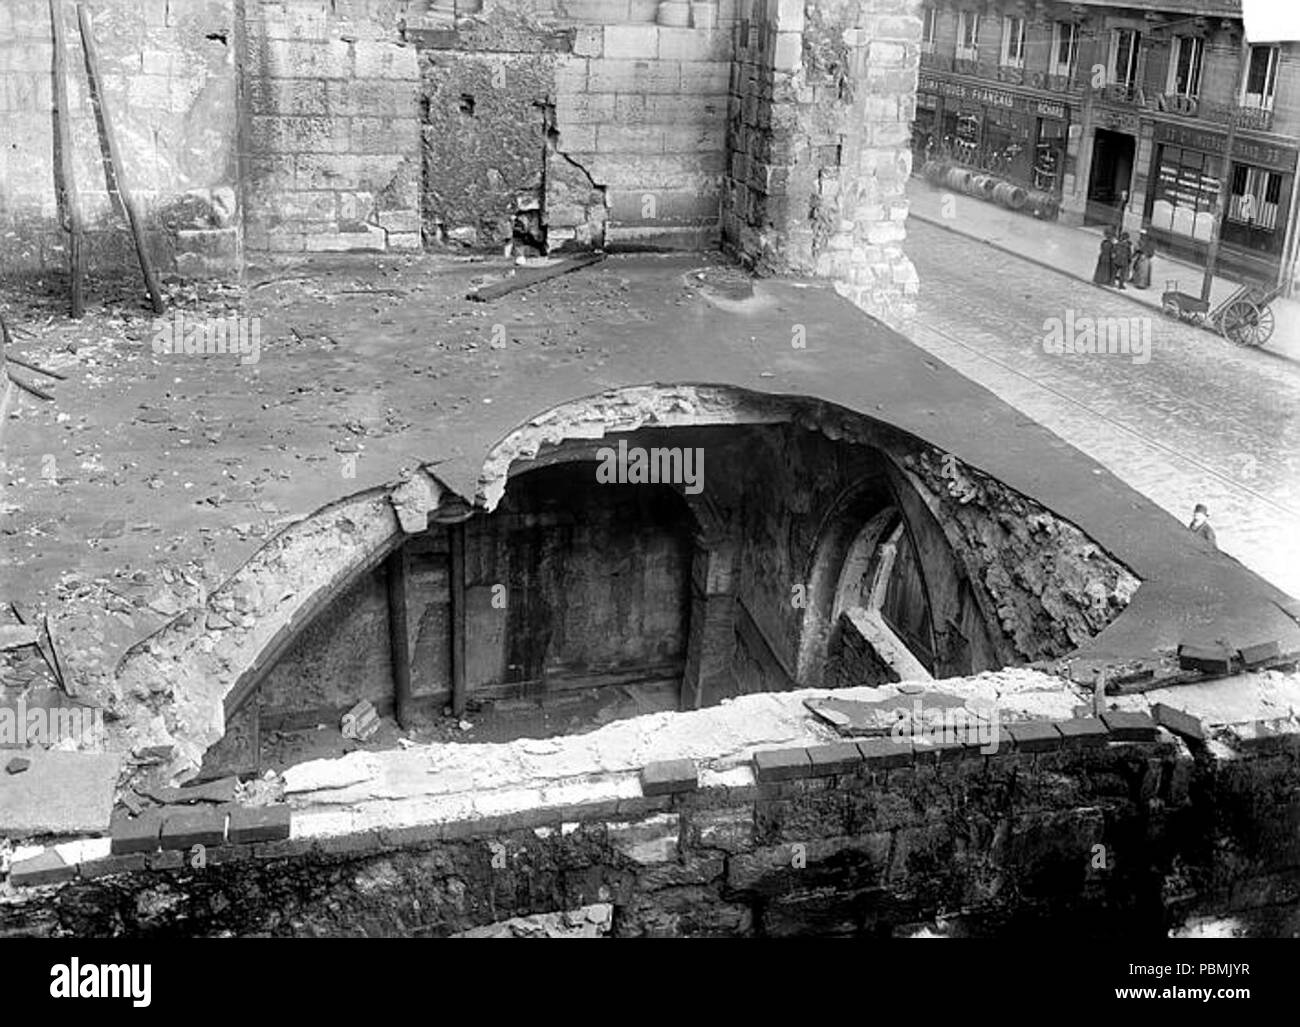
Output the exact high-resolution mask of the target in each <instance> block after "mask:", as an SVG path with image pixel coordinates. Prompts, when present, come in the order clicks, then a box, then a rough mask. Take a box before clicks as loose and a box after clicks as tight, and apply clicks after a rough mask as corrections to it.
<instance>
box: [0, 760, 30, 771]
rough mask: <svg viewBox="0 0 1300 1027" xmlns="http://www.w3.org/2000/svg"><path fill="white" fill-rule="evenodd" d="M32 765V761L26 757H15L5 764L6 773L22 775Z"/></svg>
mask: <svg viewBox="0 0 1300 1027" xmlns="http://www.w3.org/2000/svg"><path fill="white" fill-rule="evenodd" d="M31 765H32V761H31V760H29V759H28V758H27V757H26V756H15V757H14V758H13V759H11V760H10V761H9V762H8V763H6V764H5V773H8V774H21V773H22V772H23V771H24V770H26V769H27V768H28V767H30V766H31Z"/></svg>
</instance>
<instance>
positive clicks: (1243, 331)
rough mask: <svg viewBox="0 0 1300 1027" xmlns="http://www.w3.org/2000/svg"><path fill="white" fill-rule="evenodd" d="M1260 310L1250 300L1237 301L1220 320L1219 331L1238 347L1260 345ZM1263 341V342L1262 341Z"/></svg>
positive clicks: (1229, 306)
mask: <svg viewBox="0 0 1300 1027" xmlns="http://www.w3.org/2000/svg"><path fill="white" fill-rule="evenodd" d="M1259 322H1260V315H1259V308H1258V307H1257V306H1255V304H1253V303H1251V302H1250V300H1237V301H1236V302H1235V303H1231V304H1229V305H1228V308H1227V309H1226V310H1225V311H1224V312H1223V314H1222V315H1221V316H1220V318H1219V331H1220V332H1221V333H1222V334H1223V337H1224V338H1225V339H1227V340H1228V341H1230V342H1232V343H1234V344H1236V345H1238V346H1255V345H1258V343H1257V342H1256V341H1255V340H1256V334H1257V329H1258V327H1259ZM1261 341H1262V340H1261Z"/></svg>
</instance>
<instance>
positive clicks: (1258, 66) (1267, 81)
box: [1241, 46, 1279, 111]
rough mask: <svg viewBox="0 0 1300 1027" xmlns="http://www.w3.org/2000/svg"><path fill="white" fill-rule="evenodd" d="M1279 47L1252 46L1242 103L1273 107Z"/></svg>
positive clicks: (1268, 108) (1264, 108) (1267, 108)
mask: <svg viewBox="0 0 1300 1027" xmlns="http://www.w3.org/2000/svg"><path fill="white" fill-rule="evenodd" d="M1278 52H1279V50H1278V47H1276V46H1252V47H1251V48H1250V63H1249V64H1248V65H1247V67H1246V81H1245V82H1244V83H1242V91H1241V105H1242V106H1243V107H1252V108H1256V109H1259V110H1266V111H1271V110H1272V109H1273V94H1274V92H1275V91H1276V89H1277V60H1278Z"/></svg>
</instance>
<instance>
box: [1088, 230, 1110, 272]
mask: <svg viewBox="0 0 1300 1027" xmlns="http://www.w3.org/2000/svg"><path fill="white" fill-rule="evenodd" d="M1114 249H1115V230H1114V229H1113V228H1108V229H1106V234H1105V236H1103V237H1102V240H1101V249H1100V251H1098V253H1097V270H1096V271H1094V272H1093V273H1092V281H1093V284H1094V285H1110V284H1111V283H1112V282H1114V281H1115V267H1114V265H1113V264H1112V260H1113V256H1114Z"/></svg>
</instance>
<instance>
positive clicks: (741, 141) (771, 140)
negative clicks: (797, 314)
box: [723, 0, 921, 313]
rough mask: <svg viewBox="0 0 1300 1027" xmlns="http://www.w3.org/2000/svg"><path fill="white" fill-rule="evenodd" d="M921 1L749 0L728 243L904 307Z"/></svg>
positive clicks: (860, 297)
mask: <svg viewBox="0 0 1300 1027" xmlns="http://www.w3.org/2000/svg"><path fill="white" fill-rule="evenodd" d="M919 15H920V4H919V3H918V2H917V0H871V2H864V0H820V2H818V3H808V4H806V5H805V4H804V3H803V2H801V0H749V3H748V5H747V10H746V8H743V7H742V14H741V21H740V24H739V30H738V37H737V49H736V60H735V63H734V66H733V73H732V87H731V109H730V116H729V130H728V131H729V139H728V155H729V160H730V165H729V168H728V180H727V192H726V194H725V202H724V214H723V230H724V238H725V241H726V243H727V245H728V246H729V247H730V248H731V249H732V250H734V251H735V252H736V253H737V254H739V255H740V256H741V258H742V259H744V260H746V261H747V262H751V263H753V264H754V266H755V267H756V268H757V269H758V270H760V271H761V272H764V273H776V274H790V273H793V274H806V275H815V276H817V277H822V278H829V279H832V280H833V281H835V283H836V287H837V289H839V291H840V292H841V293H842V294H843V295H845V296H847V297H848V298H849V299H851V300H852V301H853V302H854V303H855V304H857V305H858V306H860V307H862V308H863V309H865V310H869V311H872V312H876V313H893V312H897V311H900V310H903V309H905V308H906V307H907V306H908V304H909V302H910V300H911V299H912V298H913V297H914V296H915V295H916V292H917V289H918V288H919V281H918V279H917V276H916V271H915V269H914V268H913V267H912V264H911V262H910V261H909V260H908V259H907V257H906V256H905V255H904V253H903V249H902V243H903V238H904V235H905V231H904V227H903V225H904V221H905V219H906V217H907V199H906V186H907V180H908V177H909V176H910V174H911V160H912V158H911V153H910V150H909V149H908V138H909V134H910V124H911V121H912V119H913V117H914V115H915V88H916V73H917V68H918V66H919V65H918V62H919V60H920V56H919V43H920V32H921V21H920V16H919Z"/></svg>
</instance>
